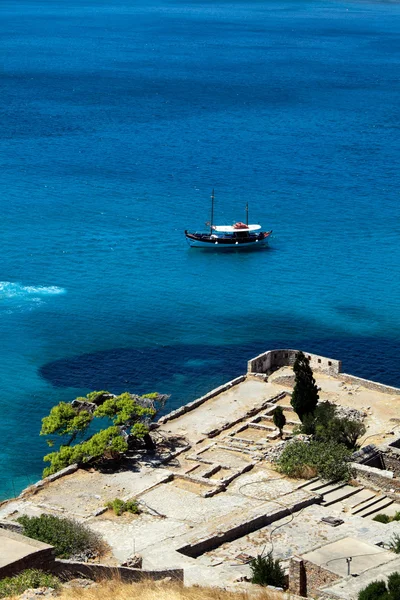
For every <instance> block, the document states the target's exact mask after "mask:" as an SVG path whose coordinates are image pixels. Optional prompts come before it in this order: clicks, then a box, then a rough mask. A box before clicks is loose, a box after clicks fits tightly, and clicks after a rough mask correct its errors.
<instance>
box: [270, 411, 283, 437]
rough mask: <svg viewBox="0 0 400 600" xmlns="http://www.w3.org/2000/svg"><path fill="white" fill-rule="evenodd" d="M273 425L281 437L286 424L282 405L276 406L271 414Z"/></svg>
mask: <svg viewBox="0 0 400 600" xmlns="http://www.w3.org/2000/svg"><path fill="white" fill-rule="evenodd" d="M273 420H274V425H275V427H277V428H278V429H279V435H280V437H282V430H283V428H284V427H285V425H286V417H285V415H284V414H283V408H282V406H277V407H276V408H275V410H274V414H273Z"/></svg>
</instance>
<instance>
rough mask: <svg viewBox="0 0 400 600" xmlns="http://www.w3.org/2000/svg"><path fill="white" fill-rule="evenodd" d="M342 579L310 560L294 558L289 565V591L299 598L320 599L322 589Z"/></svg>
mask: <svg viewBox="0 0 400 600" xmlns="http://www.w3.org/2000/svg"><path fill="white" fill-rule="evenodd" d="M339 579H341V577H340V576H339V575H336V573H332V571H328V569H324V568H322V567H320V566H319V565H316V564H315V563H313V562H310V561H309V560H303V559H302V558H298V557H294V558H291V559H290V563H289V591H290V592H291V593H292V594H297V595H298V596H303V597H307V596H312V597H319V595H320V592H319V590H320V588H321V587H322V586H325V585H329V584H331V583H334V582H335V581H338V580H339Z"/></svg>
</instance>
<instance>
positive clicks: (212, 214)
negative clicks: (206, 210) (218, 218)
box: [210, 188, 214, 234]
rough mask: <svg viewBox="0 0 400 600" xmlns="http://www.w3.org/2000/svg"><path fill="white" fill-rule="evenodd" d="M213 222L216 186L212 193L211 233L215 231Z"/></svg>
mask: <svg viewBox="0 0 400 600" xmlns="http://www.w3.org/2000/svg"><path fill="white" fill-rule="evenodd" d="M213 222H214V188H213V191H212V194H211V221H210V234H211V233H212V232H213Z"/></svg>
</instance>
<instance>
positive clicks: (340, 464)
mask: <svg viewBox="0 0 400 600" xmlns="http://www.w3.org/2000/svg"><path fill="white" fill-rule="evenodd" d="M349 457H350V451H349V450H348V449H347V448H346V447H345V446H343V445H342V444H335V443H333V442H317V441H310V442H303V441H299V440H298V441H293V442H292V443H290V444H288V445H287V446H286V448H285V449H284V450H283V452H282V454H281V457H280V459H279V461H278V470H279V471H280V472H281V473H284V474H285V475H287V476H288V477H296V478H306V479H307V478H309V477H314V476H315V475H318V476H319V477H322V478H323V479H333V480H343V481H348V480H349V479H350V477H351V469H350V463H349Z"/></svg>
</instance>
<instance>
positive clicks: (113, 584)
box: [57, 579, 287, 600]
mask: <svg viewBox="0 0 400 600" xmlns="http://www.w3.org/2000/svg"><path fill="white" fill-rule="evenodd" d="M249 597H250V594H249V591H240V592H237V591H235V592H232V591H227V590H224V589H221V588H216V587H201V586H198V585H196V586H187V585H185V586H183V585H179V584H176V583H174V582H165V581H149V580H148V581H144V582H142V583H134V584H132V583H122V582H121V580H120V579H111V580H107V581H106V580H103V581H101V582H98V584H97V585H96V586H95V587H88V588H80V587H79V588H77V587H70V588H62V589H61V591H60V594H59V595H58V596H57V599H58V600H249ZM251 599H252V600H284V596H283V594H282V593H279V592H274V591H272V590H269V589H267V588H260V589H257V590H256V589H254V590H252V591H251ZM286 600H287V599H286Z"/></svg>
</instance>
